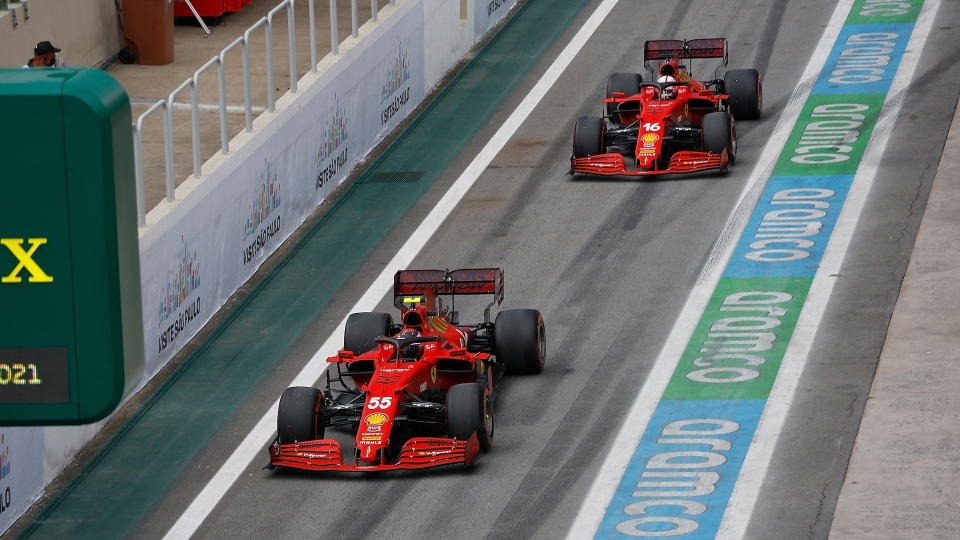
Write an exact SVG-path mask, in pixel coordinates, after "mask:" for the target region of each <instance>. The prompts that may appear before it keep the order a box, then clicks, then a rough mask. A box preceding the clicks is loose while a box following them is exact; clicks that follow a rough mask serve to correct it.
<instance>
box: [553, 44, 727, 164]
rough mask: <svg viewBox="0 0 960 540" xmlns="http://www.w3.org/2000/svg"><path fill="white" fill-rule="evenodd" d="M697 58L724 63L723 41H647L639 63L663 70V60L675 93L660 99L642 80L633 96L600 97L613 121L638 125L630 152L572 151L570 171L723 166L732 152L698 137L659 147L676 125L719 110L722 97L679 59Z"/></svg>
mask: <svg viewBox="0 0 960 540" xmlns="http://www.w3.org/2000/svg"><path fill="white" fill-rule="evenodd" d="M698 58H722V59H723V60H724V64H726V59H727V46H726V40H725V39H723V38H711V39H693V40H687V41H683V40H657V41H648V42H646V44H645V45H644V62H647V61H659V62H660V64H659V69H658V73H663V69H664V66H665V65H667V66H671V67H672V69H673V72H674V73H675V74H676V80H677V83H678V84H677V85H675V86H670V88H672V89H673V90H674V91H675V97H670V98H669V99H667V98H665V97H664V95H663V94H664V93H666V91H665V90H661V89H660V88H659V87H658V86H659V85H658V84H656V83H641V85H640V92H639V93H637V94H635V95H624V94H623V93H622V92H613V95H612V97H608V98H605V99H604V100H603V103H604V107H605V108H607V109H608V110H613V111H615V112H614V113H613V115H612V116H614V118H613V120H614V121H615V122H616V123H617V124H620V125H622V126H628V125H632V124H636V125H637V127H638V128H639V129H638V131H637V133H636V146H635V148H634V149H633V152H632V154H633V155H630V152H629V151H628V149H624V150H627V151H620V152H616V151H613V152H606V153H600V154H596V155H591V156H586V157H580V158H577V157H576V156H573V157H571V158H570V169H571V172H572V173H585V174H594V175H606V176H615V175H628V176H648V175H660V174H683V173H692V172H697V171H710V170H726V168H727V166H728V165H729V164H730V162H731V161H732V159H731V157H732V156H728V155H727V152H726V150H724V151H722V152H721V153H720V154H716V153H711V152H708V151H706V150H703V144H702V141H700V144H699V148H698V149H695V150H685V149H680V150H676V151H673V152H671V153H670V154H669V156H667V155H664V152H663V150H664V148H663V146H664V142H665V140H671V138H672V137H674V136H675V135H676V134H677V133H675V132H677V129H676V128H685V127H686V128H689V127H693V128H696V127H699V126H700V125H701V123H702V122H703V117H704V116H706V115H707V114H709V113H712V112H717V111H721V110H723V101H724V100H725V99H727V96H726V95H725V94H719V93H717V92H716V91H714V89H713V88H711V87H708V86H706V85H705V84H704V83H701V82H699V81H697V80H694V79H693V78H692V77H691V76H690V75H689V74H688V73H687V72H686V71H685V69H684V66H683V65H681V63H680V62H681V61H682V60H685V59H698ZM604 133H606V131H605V132H604ZM632 136H633V134H632V133H631V137H632ZM631 142H632V140H631ZM631 146H632V144H631ZM628 160H629V162H630V163H629V164H628Z"/></svg>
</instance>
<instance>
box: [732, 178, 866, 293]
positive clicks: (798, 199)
mask: <svg viewBox="0 0 960 540" xmlns="http://www.w3.org/2000/svg"><path fill="white" fill-rule="evenodd" d="M852 183H853V176H852V175H842V176H771V177H770V180H769V181H768V182H767V186H766V188H765V189H764V190H763V194H762V195H761V196H760V200H759V201H758V202H757V206H756V208H755V209H754V211H753V214H751V216H750V221H748V222H747V227H746V229H744V231H743V236H741V237H740V241H739V242H738V243H737V247H736V249H735V250H734V252H733V257H731V258H730V262H729V263H728V264H727V268H726V270H725V271H724V273H723V277H725V278H755V277H807V276H813V275H814V274H816V273H817V268H819V265H820V261H821V259H823V251H824V249H826V247H827V242H828V241H829V240H830V235H831V234H833V229H834V227H835V226H836V224H837V218H838V217H839V216H840V210H841V209H842V208H843V203H844V201H846V198H847V193H848V192H849V191H850V184H852ZM798 241H801V242H811V243H812V246H806V244H805V243H803V244H799V245H798Z"/></svg>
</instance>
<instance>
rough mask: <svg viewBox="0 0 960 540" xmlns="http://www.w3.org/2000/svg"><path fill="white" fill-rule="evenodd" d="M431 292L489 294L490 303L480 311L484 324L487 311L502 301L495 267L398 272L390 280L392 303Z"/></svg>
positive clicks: (500, 277)
mask: <svg viewBox="0 0 960 540" xmlns="http://www.w3.org/2000/svg"><path fill="white" fill-rule="evenodd" d="M427 291H433V292H434V294H437V295H451V296H457V295H476V294H492V295H493V302H491V303H490V305H489V306H487V308H486V309H485V310H484V321H485V322H486V321H488V320H489V318H490V308H491V307H493V306H494V305H500V304H501V303H502V302H503V270H501V269H499V268H464V269H460V270H400V271H398V272H397V273H396V274H395V275H394V277H393V297H394V304H395V305H398V304H397V302H398V301H401V300H402V298H403V297H405V296H414V295H418V294H423V293H425V292H427Z"/></svg>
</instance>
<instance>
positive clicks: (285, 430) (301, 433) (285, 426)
mask: <svg viewBox="0 0 960 540" xmlns="http://www.w3.org/2000/svg"><path fill="white" fill-rule="evenodd" d="M320 399H321V396H320V390H319V389H317V388H312V387H308V386H291V387H290V388H287V389H286V390H284V391H283V394H281V396H280V408H279V410H278V411H277V435H278V436H279V438H280V444H290V443H300V442H304V441H313V440H316V439H322V438H323V425H322V424H320V423H319V422H318V421H317V420H318V416H319V415H318V414H317V408H318V407H319V405H320Z"/></svg>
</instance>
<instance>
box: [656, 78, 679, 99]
mask: <svg viewBox="0 0 960 540" xmlns="http://www.w3.org/2000/svg"><path fill="white" fill-rule="evenodd" d="M657 82H658V83H672V82H677V80H676V79H674V78H673V77H671V76H669V75H664V76H663V77H660V78H659V79H657ZM661 97H662V98H663V99H675V98H676V97H677V87H676V86H668V87H666V88H664V89H663V92H661Z"/></svg>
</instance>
